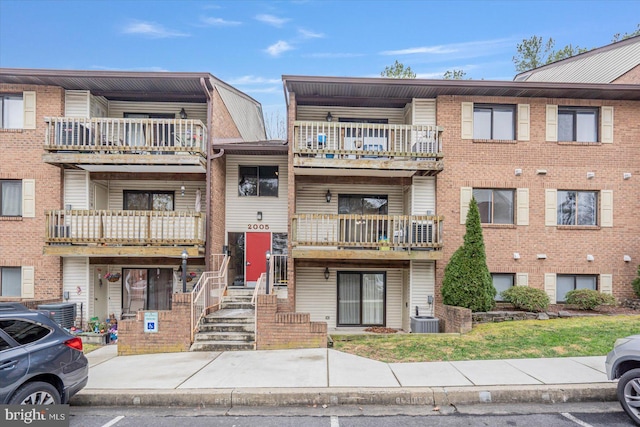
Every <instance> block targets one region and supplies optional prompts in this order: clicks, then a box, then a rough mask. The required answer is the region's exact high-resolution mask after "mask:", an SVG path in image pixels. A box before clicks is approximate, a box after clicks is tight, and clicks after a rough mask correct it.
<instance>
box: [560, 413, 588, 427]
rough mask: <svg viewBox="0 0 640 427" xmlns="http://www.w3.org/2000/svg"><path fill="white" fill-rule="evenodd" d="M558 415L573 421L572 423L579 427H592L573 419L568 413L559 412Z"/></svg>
mask: <svg viewBox="0 0 640 427" xmlns="http://www.w3.org/2000/svg"><path fill="white" fill-rule="evenodd" d="M560 415H562V416H563V417H565V418H567V419H569V420H571V421H573V422H574V423H576V424H578V425H579V426H582V427H593V426H592V425H591V424H589V423H585V422H584V421H582V420H581V419H579V418H576V417H574V416H573V415H571V414H570V413H568V412H561V413H560Z"/></svg>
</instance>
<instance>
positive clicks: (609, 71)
mask: <svg viewBox="0 0 640 427" xmlns="http://www.w3.org/2000/svg"><path fill="white" fill-rule="evenodd" d="M638 65H640V36H636V37H631V38H628V39H626V40H623V41H620V42H615V43H612V44H609V45H607V46H603V47H601V48H598V49H593V50H590V51H588V52H584V53H582V54H579V55H575V56H572V57H570V58H566V59H563V60H561V61H556V62H553V63H551V64H547V65H544V66H542V67H538V68H535V69H533V70H530V71H526V72H524V73H520V74H518V75H516V76H515V78H514V80H516V81H528V82H533V81H537V82H542V81H546V82H573V83H578V82H582V83H611V82H613V81H614V80H616V79H617V78H618V77H620V76H622V75H623V74H625V73H627V72H628V71H630V70H632V69H633V68H635V67H637V66H638Z"/></svg>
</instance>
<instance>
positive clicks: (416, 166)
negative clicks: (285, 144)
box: [292, 121, 443, 176]
mask: <svg viewBox="0 0 640 427" xmlns="http://www.w3.org/2000/svg"><path fill="white" fill-rule="evenodd" d="M292 143H293V153H294V159H293V165H294V170H295V173H296V174H298V175H344V174H349V175H361V176H371V175H380V176H412V175H414V174H415V173H417V172H422V174H423V175H435V174H437V173H439V172H440V171H441V170H442V169H443V162H442V158H443V155H442V128H441V127H439V126H426V125H390V124H377V123H342V122H311V121H296V122H295V123H294V136H293V141H292ZM345 170H348V173H345Z"/></svg>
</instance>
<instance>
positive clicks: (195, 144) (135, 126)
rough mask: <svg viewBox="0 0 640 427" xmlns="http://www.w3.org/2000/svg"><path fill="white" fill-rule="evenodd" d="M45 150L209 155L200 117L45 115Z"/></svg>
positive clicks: (205, 134)
mask: <svg viewBox="0 0 640 427" xmlns="http://www.w3.org/2000/svg"><path fill="white" fill-rule="evenodd" d="M45 123H46V134H45V143H44V145H45V149H46V150H49V151H82V152H91V151H96V152H101V153H113V154H115V153H156V152H160V153H162V154H171V153H175V152H189V153H197V154H200V155H202V156H204V155H205V154H206V152H207V151H206V144H207V132H206V128H205V126H204V124H203V123H202V122H201V121H200V120H191V119H184V120H182V119H130V118H124V119H115V118H107V117H94V118H79V117H45Z"/></svg>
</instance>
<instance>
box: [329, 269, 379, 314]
mask: <svg viewBox="0 0 640 427" xmlns="http://www.w3.org/2000/svg"><path fill="white" fill-rule="evenodd" d="M385 282H386V277H385V273H376V272H338V326H369V325H372V326H373V325H377V326H383V325H384V322H385V295H386V289H385V288H386V286H385Z"/></svg>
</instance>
